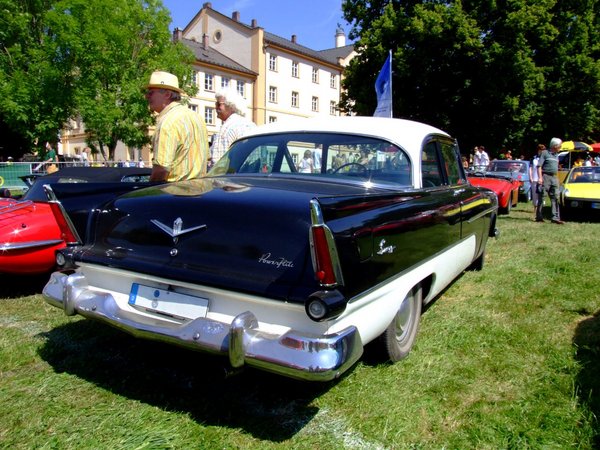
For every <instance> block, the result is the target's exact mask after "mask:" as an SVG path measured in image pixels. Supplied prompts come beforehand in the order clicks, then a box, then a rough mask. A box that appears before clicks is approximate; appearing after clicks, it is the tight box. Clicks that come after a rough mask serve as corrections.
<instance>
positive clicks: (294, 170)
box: [43, 117, 498, 381]
mask: <svg viewBox="0 0 600 450" xmlns="http://www.w3.org/2000/svg"><path fill="white" fill-rule="evenodd" d="M47 191H48V195H49V197H50V200H51V201H53V202H57V203H59V204H60V199H61V197H63V196H67V197H68V196H69V195H74V194H73V192H72V191H70V188H69V186H66V185H65V186H60V185H50V186H48V187H47ZM497 209H498V204H497V198H496V196H495V194H494V193H493V192H492V191H489V190H487V189H484V188H478V187H474V186H472V185H471V184H469V183H468V181H467V178H466V176H465V173H464V170H463V168H462V164H461V161H460V153H459V149H458V145H457V143H456V141H455V140H454V139H452V138H451V137H450V136H449V135H448V134H447V133H445V132H443V131H441V130H439V129H436V128H434V127H431V126H428V125H425V124H421V123H417V122H412V121H406V120H400V119H383V118H372V117H341V118H332V119H328V120H322V119H318V120H317V119H315V120H313V119H303V120H301V121H296V122H290V123H288V124H285V123H273V124H268V125H264V126H260V127H257V128H256V129H255V130H254V131H253V132H252V133H251V134H250V135H248V136H246V137H244V138H242V139H239V140H238V141H236V142H235V143H234V144H233V145H232V146H231V148H230V150H229V152H228V153H227V154H226V155H225V156H224V157H223V159H221V160H220V161H219V162H218V163H217V164H216V165H215V166H214V167H213V168H212V169H211V171H210V172H209V174H208V176H206V177H205V178H202V179H197V180H191V181H185V182H179V183H173V184H164V185H159V186H152V187H149V188H145V189H141V190H136V191H132V192H131V193H127V194H125V195H122V196H119V197H117V198H115V199H114V200H112V201H111V202H109V203H108V204H104V205H102V207H98V208H96V211H95V214H94V215H92V216H91V217H90V219H89V221H88V224H87V233H86V236H87V238H86V242H79V243H78V244H77V245H74V246H70V247H68V248H67V249H64V250H62V251H60V252H58V253H57V264H59V266H60V268H61V270H60V271H58V272H55V273H54V274H53V275H52V277H51V279H50V281H49V282H48V283H47V285H46V286H45V288H44V291H43V295H44V297H45V299H46V300H47V301H48V302H49V303H50V304H52V305H54V306H57V307H59V308H62V309H64V311H65V312H66V314H68V315H73V314H80V315H82V316H85V317H87V318H90V319H96V320H100V321H103V322H106V323H107V324H110V325H113V326H115V327H117V328H119V329H121V330H123V331H126V332H128V333H131V334H132V335H134V336H137V337H142V338H148V339H155V340H159V341H164V342H168V343H172V344H175V345H178V346H182V347H187V348H190V349H195V350H202V351H207V352H212V353H217V354H222V355H227V356H228V358H229V362H230V364H231V365H232V366H233V367H235V368H241V367H242V366H244V365H249V366H253V367H256V368H260V369H264V370H267V371H271V372H275V373H278V374H281V375H285V376H289V377H293V378H298V379H305V380H315V381H325V380H331V379H334V378H336V377H338V376H340V375H341V374H342V373H344V372H345V371H346V370H348V369H349V368H350V367H352V366H353V364H354V363H356V362H357V361H358V360H359V359H360V357H361V355H362V353H363V348H364V346H365V344H367V343H369V342H371V341H374V340H377V341H378V342H379V345H380V346H381V348H382V349H383V350H384V351H385V352H387V355H388V356H389V358H390V359H391V360H392V361H397V360H400V359H402V358H404V357H406V356H407V355H408V353H409V351H410V350H411V347H412V346H413V343H414V341H415V337H416V334H417V330H418V326H419V319H420V315H421V310H422V307H423V305H425V304H427V303H428V302H430V301H432V300H433V299H434V298H435V297H436V296H438V294H440V292H441V291H442V290H443V289H444V288H446V287H447V286H448V285H449V284H450V283H452V282H453V280H455V279H456V278H457V277H458V276H459V275H460V274H461V273H462V272H463V271H464V270H466V269H469V268H471V269H481V267H482V266H483V263H484V257H485V249H486V243H487V241H488V237H490V236H495V235H496V233H497V230H496V217H497ZM54 210H55V211H60V208H54ZM63 211H64V209H63ZM67 213H68V212H67ZM59 223H62V224H63V226H64V227H65V229H64V231H63V232H64V233H67V234H68V233H70V231H69V229H68V226H69V221H68V220H60V221H59ZM190 357H192V356H190Z"/></svg>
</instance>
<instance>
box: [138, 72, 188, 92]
mask: <svg viewBox="0 0 600 450" xmlns="http://www.w3.org/2000/svg"><path fill="white" fill-rule="evenodd" d="M148 88H156V89H169V90H171V91H175V92H179V93H180V94H183V91H182V90H181V89H179V80H178V79H177V77H176V76H175V75H173V74H172V73H169V72H161V71H156V72H152V75H151V76H150V83H148V85H147V86H146V89H148Z"/></svg>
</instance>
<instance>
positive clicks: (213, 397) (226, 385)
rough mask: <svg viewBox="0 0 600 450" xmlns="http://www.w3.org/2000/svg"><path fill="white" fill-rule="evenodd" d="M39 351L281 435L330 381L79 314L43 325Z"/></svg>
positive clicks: (270, 435)
mask: <svg viewBox="0 0 600 450" xmlns="http://www.w3.org/2000/svg"><path fill="white" fill-rule="evenodd" d="M44 337H45V338H46V343H45V344H44V346H43V347H42V348H41V349H40V352H39V353H40V356H41V357H42V358H43V359H44V360H45V361H47V362H48V363H49V364H50V365H51V366H52V367H53V368H54V370H55V371H56V372H57V373H61V372H65V373H69V374H73V375H76V376H78V377H80V378H82V379H84V380H87V381H89V382H91V383H94V384H95V385H97V386H99V387H100V388H102V389H106V390H108V391H111V392H114V393H116V394H118V395H122V396H125V397H127V398H131V399H136V400H139V401H141V402H144V403H147V404H150V405H154V406H156V407H159V408H162V409H164V410H168V411H176V412H185V413H188V414H189V415H190V416H191V417H192V418H193V419H194V420H195V421H196V422H198V423H203V424H208V425H214V426H226V427H231V428H241V429H244V430H245V431H247V432H248V433H250V434H252V435H253V436H254V437H256V438H258V439H265V440H270V441H274V442H281V441H284V440H286V439H289V438H290V437H292V436H293V435H295V434H296V433H297V432H299V431H300V430H301V429H302V428H303V427H304V426H305V425H306V424H307V423H308V422H310V420H311V419H312V418H313V417H314V416H315V415H316V414H317V412H318V408H317V407H315V406H312V405H311V402H312V401H313V399H314V398H315V397H318V396H319V395H321V394H322V393H323V392H325V391H326V390H327V389H329V388H330V387H331V386H332V383H334V382H331V383H313V382H302V381H296V380H292V379H288V378H285V377H282V376H277V375H273V374H269V373H266V372H262V371H258V370H254V369H252V368H248V369H245V370H244V371H243V372H242V373H240V374H231V373H229V369H228V362H227V360H226V358H224V357H221V356H214V355H209V354H205V353H200V352H194V351H191V350H185V349H180V348H177V347H173V346H169V345H167V344H162V343H158V342H152V341H146V340H138V339H135V338H133V337H131V336H129V335H128V334H126V333H123V332H121V331H119V330H116V329H113V328H111V327H109V326H106V325H104V324H101V323H96V322H93V321H89V320H80V321H77V322H73V323H69V324H67V325H63V326H60V327H57V328H55V329H53V330H51V331H49V332H47V333H44Z"/></svg>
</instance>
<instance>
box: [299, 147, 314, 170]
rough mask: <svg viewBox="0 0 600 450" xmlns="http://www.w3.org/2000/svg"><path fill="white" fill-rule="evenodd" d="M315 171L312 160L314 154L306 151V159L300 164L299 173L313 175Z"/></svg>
mask: <svg viewBox="0 0 600 450" xmlns="http://www.w3.org/2000/svg"><path fill="white" fill-rule="evenodd" d="M313 169H314V162H313V159H312V152H311V151H310V150H306V151H305V152H304V158H302V161H300V163H299V164H298V172H300V173H312V172H313Z"/></svg>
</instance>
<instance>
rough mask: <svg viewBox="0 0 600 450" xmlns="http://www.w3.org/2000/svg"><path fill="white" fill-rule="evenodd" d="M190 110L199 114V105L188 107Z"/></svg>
mask: <svg viewBox="0 0 600 450" xmlns="http://www.w3.org/2000/svg"><path fill="white" fill-rule="evenodd" d="M188 108H190V109H191V110H192V111H194V112H198V105H188Z"/></svg>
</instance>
